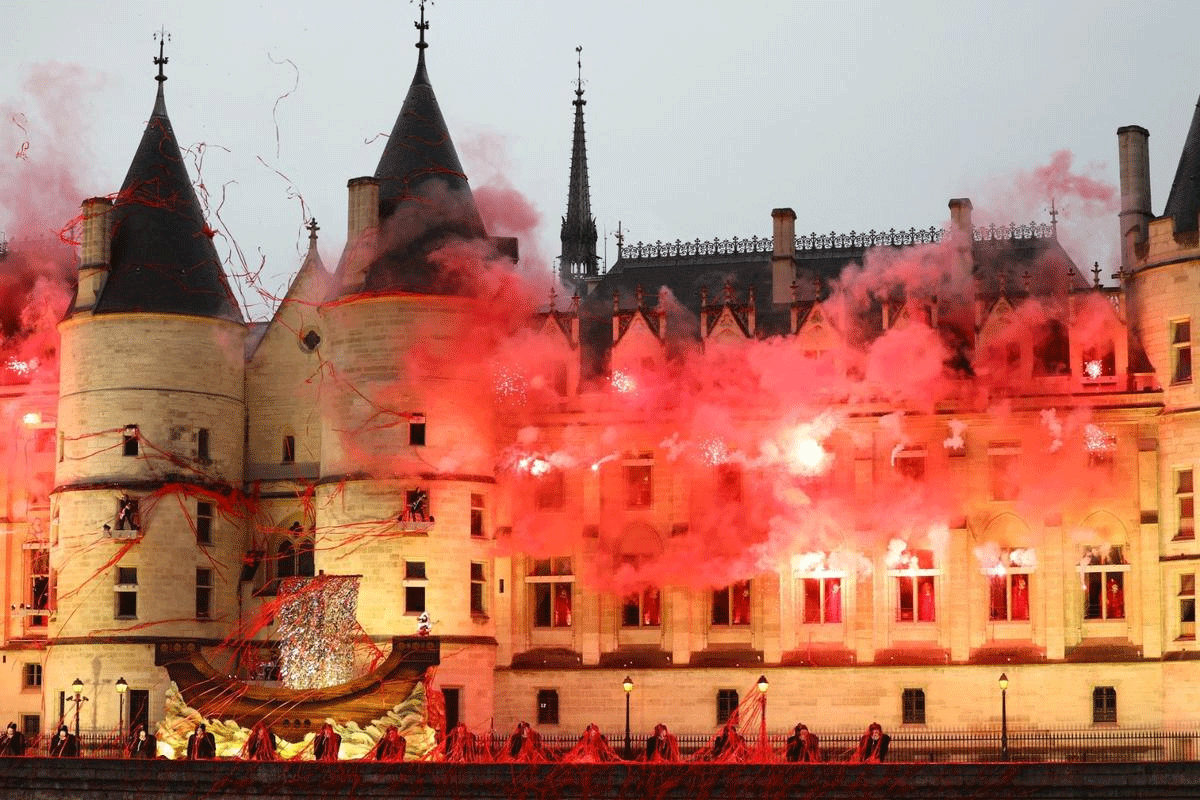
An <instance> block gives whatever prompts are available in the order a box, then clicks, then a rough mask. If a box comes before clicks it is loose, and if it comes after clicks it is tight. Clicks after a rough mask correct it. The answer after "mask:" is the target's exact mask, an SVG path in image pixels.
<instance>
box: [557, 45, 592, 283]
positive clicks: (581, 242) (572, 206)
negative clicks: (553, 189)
mask: <svg viewBox="0 0 1200 800" xmlns="http://www.w3.org/2000/svg"><path fill="white" fill-rule="evenodd" d="M582 53H583V48H582V47H576V48H575V55H576V59H577V61H576V65H577V68H578V73H577V76H576V79H575V100H574V102H573V103H572V104H573V105H574V106H575V139H574V142H573V144H572V147H571V182H570V185H569V186H568V187H567V213H566V215H565V216H563V218H562V232H561V234H560V236H559V239H560V241H561V242H562V252H561V254H560V255H559V267H558V269H559V275H560V277H561V278H562V280H563V282H564V283H570V284H572V285H575V284H576V283H577V282H578V281H579V280H580V279H582V278H586V277H596V276H597V275H598V272H599V263H598V259H597V257H596V239H597V238H598V237H597V235H596V219H595V217H593V216H592V200H591V194H590V192H589V190H588V170H587V142H586V140H585V138H584V133H583V107H584V106H585V105H587V101H586V100H584V99H583V56H582Z"/></svg>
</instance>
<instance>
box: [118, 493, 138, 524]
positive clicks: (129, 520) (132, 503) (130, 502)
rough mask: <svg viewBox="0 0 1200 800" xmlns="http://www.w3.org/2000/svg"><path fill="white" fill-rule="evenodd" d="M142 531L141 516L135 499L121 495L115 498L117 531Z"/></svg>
mask: <svg viewBox="0 0 1200 800" xmlns="http://www.w3.org/2000/svg"><path fill="white" fill-rule="evenodd" d="M141 529H142V515H141V512H140V511H139V508H138V501H137V498H134V497H130V496H129V495H127V494H126V495H121V496H120V497H119V498H117V530H119V531H125V530H129V531H139V530H141Z"/></svg>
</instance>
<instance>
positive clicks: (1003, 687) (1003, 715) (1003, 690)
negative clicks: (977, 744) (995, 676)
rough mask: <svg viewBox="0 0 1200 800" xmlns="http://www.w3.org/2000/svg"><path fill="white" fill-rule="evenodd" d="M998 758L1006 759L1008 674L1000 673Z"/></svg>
mask: <svg viewBox="0 0 1200 800" xmlns="http://www.w3.org/2000/svg"><path fill="white" fill-rule="evenodd" d="M1000 760H1001V761H1008V676H1007V675H1005V674H1004V673H1003V672H1001V673H1000Z"/></svg>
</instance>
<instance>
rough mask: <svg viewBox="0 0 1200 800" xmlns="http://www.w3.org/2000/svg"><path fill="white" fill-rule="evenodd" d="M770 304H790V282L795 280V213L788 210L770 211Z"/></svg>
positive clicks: (777, 209)
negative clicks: (771, 241)
mask: <svg viewBox="0 0 1200 800" xmlns="http://www.w3.org/2000/svg"><path fill="white" fill-rule="evenodd" d="M771 220H772V221H773V225H772V229H771V238H772V239H773V240H774V248H773V249H772V251H771V302H772V303H774V304H776V305H783V304H786V303H790V302H792V282H793V281H795V280H796V212H795V211H792V210H791V209H790V208H776V209H773V210H772V211H771Z"/></svg>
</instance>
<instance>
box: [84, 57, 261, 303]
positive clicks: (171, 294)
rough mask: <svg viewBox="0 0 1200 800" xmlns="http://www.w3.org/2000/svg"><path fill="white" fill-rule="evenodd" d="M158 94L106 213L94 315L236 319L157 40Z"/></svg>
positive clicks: (232, 299) (232, 298)
mask: <svg viewBox="0 0 1200 800" xmlns="http://www.w3.org/2000/svg"><path fill="white" fill-rule="evenodd" d="M155 63H156V64H157V65H158V75H157V76H156V77H155V80H157V81H158V94H157V96H156V97H155V100H154V109H153V110H152V111H151V112H150V121H149V122H148V123H147V124H146V131H145V133H144V134H142V141H141V143H140V144H139V145H138V148H137V152H136V153H135V154H134V156H133V161H132V163H131V164H130V165H129V171H128V173H126V175H125V182H124V183H123V184H121V190H120V192H119V193H118V194H117V197H116V200H115V202H114V204H113V209H112V212H111V216H112V221H111V226H112V227H111V230H112V250H111V261H110V266H109V270H108V279H107V281H106V282H105V284H104V286H103V288H102V290H101V291H100V294H99V297H98V298H97V300H96V305H95V311H94V313H96V314H106V313H107V314H111V313H122V312H131V311H142V312H150V313H158V314H187V315H191V316H200V317H213V318H217V319H225V320H229V321H230V322H237V323H240V322H242V313H241V309H240V308H239V306H238V303H237V300H236V299H235V298H234V296H233V292H232V291H231V290H230V287H229V282H228V280H227V279H226V276H225V272H224V270H223V269H222V268H221V260H220V258H218V256H217V251H216V248H215V247H213V243H212V237H213V231H212V229H211V228H209V226H208V224H207V223H206V222H205V220H204V213H203V211H202V210H201V207H200V201H199V199H198V198H197V197H196V192H195V190H194V189H193V188H192V182H191V178H190V177H189V176H188V172H187V166H186V165H185V164H184V161H183V154H182V153H181V152H180V150H179V144H178V142H177V140H176V138H175V131H174V130H173V129H172V127H171V120H170V119H169V118H168V117H167V105H166V101H165V99H164V96H163V84H164V82H165V81H166V80H167V78H166V75H164V74H163V65H164V64H166V63H167V59H166V58H165V57H163V55H162V46H161V42H160V47H159V57H158V58H157V59H155Z"/></svg>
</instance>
